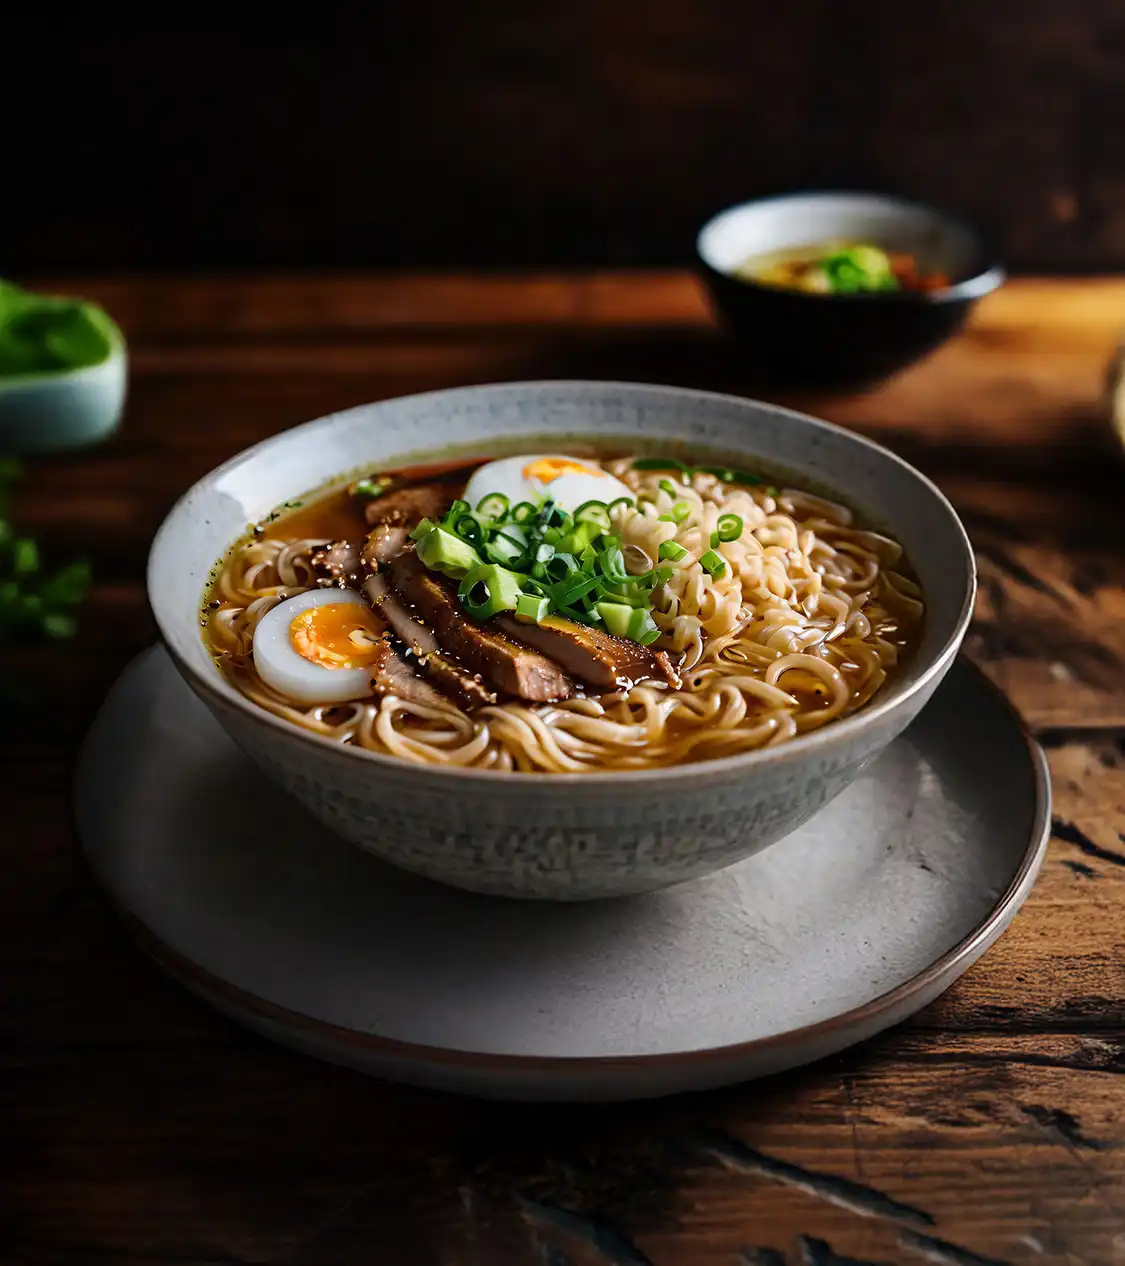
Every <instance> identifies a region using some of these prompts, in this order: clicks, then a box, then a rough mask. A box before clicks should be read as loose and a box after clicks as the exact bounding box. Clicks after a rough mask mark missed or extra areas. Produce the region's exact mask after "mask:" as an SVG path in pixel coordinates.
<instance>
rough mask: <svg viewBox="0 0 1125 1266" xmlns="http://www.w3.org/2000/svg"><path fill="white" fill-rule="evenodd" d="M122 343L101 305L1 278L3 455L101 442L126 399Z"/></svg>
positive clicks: (0, 432) (0, 424) (0, 441)
mask: <svg viewBox="0 0 1125 1266" xmlns="http://www.w3.org/2000/svg"><path fill="white" fill-rule="evenodd" d="M125 369H126V356H125V340H124V338H123V337H122V334H121V331H120V330H119V329H118V328H117V326H116V325H115V324H114V322H113V321H112V320H111V319H110V317H109V316H108V315H107V314H106V313H105V312H104V311H103V310H102V309H101V308H99V307H98V306H97V305H96V304H93V303H87V302H85V301H84V300H81V299H63V298H58V297H55V296H50V295H37V294H32V293H31V292H30V291H27V290H24V289H22V288H21V287H19V286H16V285H14V284H13V283H12V282H8V281H0V452H4V453H41V452H48V451H51V450H53V449H60V448H72V447H75V446H78V445H82V444H89V443H92V442H93V441H95V440H99V439H103V438H104V437H105V436H107V435H109V434H111V433H112V432H113V431H114V430H115V429H116V428H117V424H118V422H119V421H120V418H121V409H122V406H123V405H124V402H125Z"/></svg>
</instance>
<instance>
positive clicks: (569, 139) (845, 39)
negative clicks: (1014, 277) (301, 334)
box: [0, 0, 1125, 271]
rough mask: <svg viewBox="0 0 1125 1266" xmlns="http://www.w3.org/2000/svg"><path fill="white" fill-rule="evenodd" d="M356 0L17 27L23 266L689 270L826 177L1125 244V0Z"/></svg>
mask: <svg viewBox="0 0 1125 1266" xmlns="http://www.w3.org/2000/svg"><path fill="white" fill-rule="evenodd" d="M332 12H333V11H329V12H326V13H323V14H321V15H319V17H320V21H319V22H318V26H317V42H316V43H315V44H313V45H309V44H305V45H304V46H299V47H285V46H280V47H279V46H272V45H262V44H261V43H260V42H254V43H253V44H246V43H243V44H240V43H239V42H237V41H235V40H229V39H228V40H227V41H205V42H191V41H187V42H181V41H172V40H169V39H168V38H167V36H166V35H165V34H164V32H163V31H161V32H159V33H157V34H156V37H155V38H153V34H154V33H151V32H147V31H146V30H145V29H144V24H143V23H140V24H134V25H133V26H131V27H130V28H129V31H128V32H126V33H123V34H119V35H117V36H116V37H115V38H114V39H112V40H106V39H105V31H104V27H103V26H102V25H101V24H100V23H99V22H96V21H95V22H91V23H89V29H86V30H83V29H82V18H81V16H79V15H74V16H73V17H72V18H71V19H70V20H69V22H68V34H70V35H71V37H72V38H73V37H74V36H75V35H79V38H78V40H77V42H75V43H74V44H71V45H61V46H60V43H59V41H58V38H57V32H55V31H48V32H47V34H48V37H49V42H45V43H44V44H43V45H41V46H39V47H26V48H21V47H18V46H17V44H16V34H17V32H16V31H13V32H11V33H9V32H8V31H6V36H7V40H6V48H7V49H8V51H9V56H8V58H7V63H6V67H5V86H6V87H7V90H8V93H9V96H10V99H11V100H13V101H21V102H25V103H29V104H28V108H26V109H23V110H21V112H20V118H19V126H18V127H13V128H12V129H11V130H10V134H9V135H8V136H7V138H6V142H5V175H6V178H7V179H8V181H9V182H10V183H11V186H12V187H13V188H15V189H18V190H19V196H18V197H11V198H7V199H4V200H3V202H2V203H0V257H2V259H3V261H4V262H3V265H2V267H0V271H10V270H14V269H24V270H27V269H33V268H46V267H78V268H91V267H106V266H109V267H123V268H138V267H148V268H152V267H170V268H183V269H193V268H207V267H217V268H242V269H246V268H253V267H271V266H274V267H278V266H280V267H292V268H308V267H325V266H331V265H345V266H356V267H414V268H418V267H445V268H450V267H452V268H462V267H468V266H480V267H549V266H552V265H587V266H591V265H614V266H623V265H637V264H641V265H648V264H653V265H656V264H664V265H667V264H672V265H680V264H683V263H686V262H687V260H688V258H689V256H690V251H691V247H692V240H693V238H694V235H695V232H696V230H697V228H698V226H699V225H700V224H701V223H702V221H703V220H704V219H705V218H706V217H707V216H708V215H709V214H711V213H713V212H714V211H715V210H717V209H719V208H720V207H722V206H724V205H727V204H729V203H732V202H736V201H739V200H741V199H744V198H749V197H753V196H756V195H760V194H770V193H777V192H780V191H784V190H786V189H791V188H794V187H809V186H811V187H817V186H820V187H825V186H827V187H846V188H854V187H872V188H884V189H889V190H892V191H894V190H897V191H900V192H903V193H907V194H910V195H913V196H916V197H921V198H928V199H932V200H937V201H939V202H942V203H946V204H949V205H951V206H952V207H953V208H955V209H957V210H959V211H961V212H962V213H963V214H965V215H967V216H968V217H969V218H971V219H973V220H975V221H977V222H979V223H981V224H982V225H983V226H985V227H986V228H987V229H989V230H990V231H991V232H992V233H993V234H994V236H995V237H996V238H997V239H998V240H999V242H1000V243H1001V244H1002V247H1003V250H1004V252H1005V254H1006V255H1007V256H1008V257H1009V258H1010V259H1011V260H1012V261H1013V262H1014V263H1015V264H1017V265H1018V266H1021V267H1023V268H1039V269H1048V268H1060V267H1063V268H1079V267H1084V268H1094V267H1111V266H1117V267H1120V266H1121V265H1122V264H1125V212H1123V210H1122V207H1123V206H1125V202H1123V198H1122V195H1123V192H1125V188H1123V185H1125V177H1123V175H1122V171H1121V165H1120V139H1119V138H1120V135H1121V132H1122V130H1123V125H1125V79H1123V77H1122V75H1121V65H1122V56H1123V52H1125V15H1123V11H1122V8H1121V6H1120V5H1119V4H1117V3H1115V0H1080V2H1079V0H992V3H990V4H987V5H983V4H979V3H974V0H939V2H938V3H935V4H929V5H926V6H925V7H924V9H923V10H921V11H919V10H918V9H917V8H916V6H912V5H903V4H899V3H892V2H891V0H868V3H866V4H863V5H859V6H856V5H841V4H839V3H835V2H834V0H791V2H790V3H788V4H786V5H783V6H778V5H776V4H773V3H769V2H768V0H696V2H695V3H693V4H682V3H676V2H675V0H650V2H649V3H648V4H646V5H644V6H643V7H637V6H632V5H613V4H605V3H599V0H571V2H570V3H568V4H566V5H561V6H560V5H555V4H551V3H549V0H493V3H492V4H490V5H489V8H488V14H487V17H486V18H485V17H482V16H481V14H480V13H479V12H478V11H477V10H476V8H475V7H474V6H471V5H464V4H458V3H456V0H430V3H427V4H405V5H404V4H399V5H369V6H365V7H363V8H362V9H360V10H355V11H353V10H352V9H348V10H345V12H346V13H347V17H346V20H344V21H341V22H338V23H333V22H332V20H331V16H330V14H331V13H332ZM34 16H36V15H34V14H32V13H30V12H28V11H24V12H21V13H20V14H19V15H18V17H19V19H20V22H21V23H22V21H24V20H28V19H32V20H33V19H34ZM12 24H13V25H17V23H16V21H15V15H13V19H12ZM17 30H18V26H17ZM146 35H148V38H147V39H146V38H145V36H146ZM45 76H46V77H49V81H50V91H49V92H46V91H44V90H43V81H44V77H45ZM30 103H34V105H33V108H32V107H31V104H30ZM92 110H93V111H96V112H97V115H98V118H99V120H102V121H104V122H105V125H104V126H102V127H98V128H93V127H86V128H79V125H78V122H77V121H78V120H80V119H82V118H83V117H84V116H85V115H86V114H88V113H89V112H90V111H92ZM78 191H96V193H91V194H86V193H85V192H83V193H82V194H80V193H79V192H78Z"/></svg>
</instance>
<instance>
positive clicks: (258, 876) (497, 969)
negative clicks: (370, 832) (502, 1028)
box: [169, 743, 710, 986]
mask: <svg viewBox="0 0 1125 1266" xmlns="http://www.w3.org/2000/svg"><path fill="white" fill-rule="evenodd" d="M230 756H231V753H230V749H229V748H228V747H227V745H226V744H225V743H224V744H223V745H222V747H221V748H217V749H216V751H215V753H214V758H213V760H212V761H211V762H210V766H211V767H210V768H209V769H208V771H207V775H206V791H207V796H208V799H210V800H213V801H214V802H216V803H220V804H222V805H223V806H224V812H223V835H224V837H225V838H227V839H230V837H231V836H232V835H236V836H237V837H238V838H239V840H240V842H241V844H242V845H243V847H242V848H241V850H239V851H234V850H229V849H227V850H225V851H223V852H222V854H221V857H219V856H218V855H217V853H216V852H215V851H211V852H210V853H209V855H208V857H207V861H206V873H207V875H208V882H209V883H214V885H215V888H216V893H215V897H216V900H217V901H222V900H226V901H227V902H228V903H231V912H232V913H234V912H235V907H236V906H237V905H238V904H240V903H241V901H242V898H243V897H245V898H246V900H247V909H249V908H250V902H251V900H252V901H253V903H254V906H255V907H256V909H257V911H258V914H257V917H260V918H264V919H268V918H269V917H271V913H272V912H271V909H270V907H271V891H270V889H271V885H270V884H269V883H268V878H269V877H270V876H271V875H273V876H275V877H276V876H279V875H280V874H281V873H282V872H284V873H285V878H286V880H287V881H288V882H289V883H290V884H292V883H294V882H300V884H301V885H302V886H303V889H304V891H306V892H307V893H308V913H307V922H306V924H305V926H304V927H303V928H302V929H301V930H302V933H303V934H304V935H306V936H307V937H308V938H309V940H310V941H316V940H319V939H320V938H321V937H323V936H329V937H330V936H331V935H332V928H331V927H329V926H326V925H325V920H324V914H323V910H324V907H322V904H321V902H322V901H325V902H327V900H328V899H329V897H330V899H331V904H332V906H333V908H334V909H335V910H337V911H339V910H340V909H341V906H342V903H343V904H345V905H347V906H350V907H352V908H353V909H352V912H353V913H354V912H356V911H358V910H363V911H365V912H368V913H369V914H370V916H371V918H373V919H375V918H377V919H378V920H380V924H381V927H382V929H383V934H384V935H388V934H390V935H392V936H395V935H399V936H401V938H402V941H403V943H404V945H409V947H410V952H411V955H412V959H413V963H414V965H415V968H416V969H419V970H422V971H424V970H425V969H426V968H427V966H428V965H430V964H432V965H433V966H434V967H435V968H436V967H437V966H438V965H439V964H444V963H445V962H446V959H447V955H448V944H449V943H450V942H451V941H452V942H454V943H455V942H456V941H457V940H459V939H462V938H464V937H465V936H467V935H475V934H478V933H479V931H480V928H481V926H482V924H481V920H482V918H484V917H488V916H489V912H490V911H491V912H494V915H495V917H494V918H493V919H492V921H491V922H490V924H489V931H490V937H489V940H488V942H487V945H485V946H483V947H482V952H481V956H480V957H478V958H476V959H474V963H473V972H474V975H475V976H479V975H480V974H481V972H482V968H483V973H484V974H485V975H487V976H488V977H489V978H490V979H491V980H492V981H493V982H500V983H501V986H502V982H503V981H504V979H505V978H506V977H508V976H511V975H518V976H521V977H526V976H527V975H528V974H529V973H531V974H535V973H536V971H537V969H538V968H540V966H543V967H544V969H545V968H546V965H547V964H551V965H552V966H553V969H554V970H555V971H560V972H565V971H566V970H567V964H568V962H569V961H570V960H571V959H574V968H575V970H577V969H578V968H579V967H581V965H582V964H583V963H584V962H586V961H588V960H589V959H591V958H594V959H600V958H603V957H612V956H613V955H614V954H615V952H616V951H617V950H618V948H619V947H620V946H621V945H622V944H624V943H628V942H633V941H635V940H636V939H637V937H638V935H645V936H651V935H652V933H653V931H654V929H655V928H659V930H660V931H661V932H663V933H664V935H666V936H672V937H674V936H675V935H676V933H677V931H678V925H680V924H683V925H685V926H686V924H687V923H688V922H689V911H688V910H687V909H686V907H685V905H684V901H683V893H684V890H685V889H684V886H680V887H679V888H678V889H667V890H664V891H660V892H655V893H650V894H646V895H644V896H640V897H617V898H607V899H602V900H599V901H584V902H551V901H521V900H512V899H506V898H504V897H492V896H481V895H478V894H476V893H471V892H466V891H463V890H461V889H458V888H452V887H449V886H447V885H445V884H442V883H438V882H436V881H433V880H430V879H426V878H424V877H422V876H420V875H414V874H411V873H409V872H407V871H405V870H401V869H399V868H398V867H397V866H393V865H391V864H390V863H388V862H384V861H382V860H381V859H380V858H378V857H377V856H375V855H374V854H372V853H369V852H367V851H365V850H364V849H362V848H359V847H357V846H356V845H354V844H351V843H349V842H347V841H345V840H343V839H340V838H338V837H337V836H335V835H333V834H332V832H331V831H330V830H329V829H328V828H327V827H325V826H323V825H322V824H321V823H319V822H317V821H316V820H315V819H314V818H313V817H312V816H311V815H310V814H308V813H307V812H306V810H305V809H304V808H303V807H302V806H301V805H300V804H299V803H298V802H297V801H296V800H294V799H292V798H291V797H290V796H289V795H288V794H287V793H286V792H285V791H283V790H282V789H281V788H279V787H278V786H277V785H276V784H275V783H273V782H271V781H270V780H269V779H268V778H267V777H266V776H265V775H264V774H262V773H260V772H259V771H258V770H257V769H256V768H255V767H254V766H253V765H252V764H251V763H250V761H249V760H248V759H240V760H238V761H237V762H235V761H232V760H231V759H230ZM175 774H176V771H175V770H171V771H169V775H170V777H173V778H175ZM172 796H173V798H174V799H173V803H178V804H179V805H181V806H182V809H181V811H182V812H183V813H184V814H185V815H192V814H197V813H198V804H199V796H200V786H199V783H198V782H197V781H196V779H195V778H194V777H190V776H189V777H185V778H183V779H182V780H181V781H179V782H178V783H173V787H172ZM204 848H206V845H204ZM263 880H266V881H267V882H265V883H263V882H262V881H263ZM696 882H697V883H708V882H710V880H708V879H705V880H702V881H696ZM280 886H281V885H276V887H277V888H278V889H280ZM691 887H694V885H691ZM220 890H225V891H220ZM677 893H678V894H679V895H677ZM422 902H424V904H425V909H426V912H427V919H428V921H429V927H430V928H431V929H432V930H433V932H434V935H432V936H425V935H423V936H419V934H418V928H417V926H416V923H415V915H416V912H417V910H418V908H419V905H420V903H422ZM281 908H282V907H281V905H278V906H277V907H276V909H277V911H278V913H280V910H281ZM284 908H285V910H286V911H287V912H288V911H289V906H288V905H286V906H285V907H284ZM357 921H359V922H361V921H362V920H357ZM439 933H440V934H439ZM517 964H518V966H517Z"/></svg>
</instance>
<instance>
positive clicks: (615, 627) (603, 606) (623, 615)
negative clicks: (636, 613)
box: [594, 602, 633, 637]
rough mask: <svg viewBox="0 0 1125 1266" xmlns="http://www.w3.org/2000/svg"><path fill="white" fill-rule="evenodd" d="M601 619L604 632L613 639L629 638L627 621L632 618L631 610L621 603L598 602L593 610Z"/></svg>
mask: <svg viewBox="0 0 1125 1266" xmlns="http://www.w3.org/2000/svg"><path fill="white" fill-rule="evenodd" d="M594 609H595V610H596V611H597V613H598V615H600V616H601V618H602V623H603V624H604V625H605V627H606V630H607V631H608V632H610V633H612V634H613V636H614V637H628V636H629V621H630V620H631V619H632V618H633V608H632V607H629V606H626V605H625V604H624V603H623V602H599V603H598V604H597V605H596V606H595V608H594Z"/></svg>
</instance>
